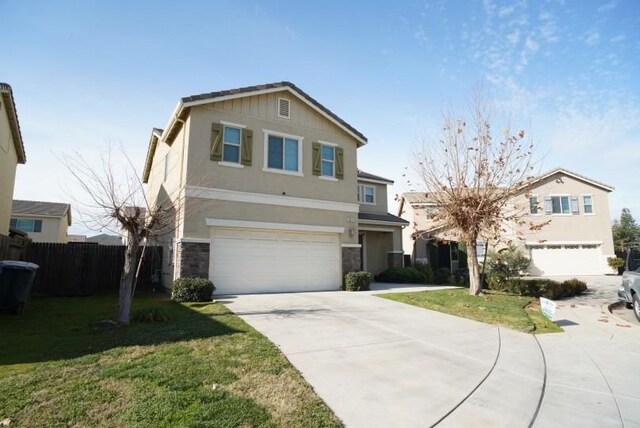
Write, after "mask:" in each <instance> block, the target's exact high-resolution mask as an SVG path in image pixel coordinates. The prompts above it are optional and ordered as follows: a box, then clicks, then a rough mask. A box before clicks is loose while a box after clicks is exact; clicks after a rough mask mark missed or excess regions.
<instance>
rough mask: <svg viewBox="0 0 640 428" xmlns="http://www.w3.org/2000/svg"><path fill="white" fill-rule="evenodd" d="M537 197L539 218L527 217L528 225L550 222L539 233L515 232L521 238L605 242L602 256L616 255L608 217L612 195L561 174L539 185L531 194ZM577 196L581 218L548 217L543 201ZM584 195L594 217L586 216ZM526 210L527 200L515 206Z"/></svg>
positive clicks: (567, 216) (524, 229) (517, 229)
mask: <svg viewBox="0 0 640 428" xmlns="http://www.w3.org/2000/svg"><path fill="white" fill-rule="evenodd" d="M531 195H535V196H537V197H538V206H539V212H540V213H541V214H539V215H527V216H526V217H525V221H527V222H533V223H536V224H537V223H543V222H546V221H548V220H551V222H550V223H549V224H548V225H547V226H545V227H543V228H542V230H540V231H537V232H532V231H529V230H528V228H527V227H519V228H516V234H517V236H518V237H519V238H521V239H522V238H524V240H525V241H526V242H531V241H551V242H553V241H562V242H581V241H597V242H602V253H603V254H604V255H613V253H614V251H613V237H612V235H611V216H610V214H609V193H608V192H607V191H605V190H603V189H601V188H599V187H595V186H593V185H591V184H588V183H586V182H584V181H581V180H577V179H575V178H573V177H570V176H567V175H565V174H562V173H559V174H556V175H555V176H552V177H549V178H547V179H545V180H543V181H541V182H540V183H538V184H537V185H536V186H535V187H534V188H533V189H532V191H531ZM552 195H554V196H560V195H562V196H564V195H568V196H577V197H578V205H579V214H577V215H574V214H567V215H546V214H545V213H544V198H545V197H547V196H552ZM583 195H591V196H592V199H593V212H594V213H593V214H585V213H584V205H583V199H582V196H583ZM519 206H524V207H526V208H525V209H526V210H528V207H529V201H528V199H526V198H525V197H524V196H522V198H520V200H519V201H518V202H517V203H516V207H519Z"/></svg>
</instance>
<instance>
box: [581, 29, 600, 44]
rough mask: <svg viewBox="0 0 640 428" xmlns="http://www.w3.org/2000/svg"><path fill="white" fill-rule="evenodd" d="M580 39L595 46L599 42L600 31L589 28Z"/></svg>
mask: <svg viewBox="0 0 640 428" xmlns="http://www.w3.org/2000/svg"><path fill="white" fill-rule="evenodd" d="M582 39H583V40H584V42H585V43H586V44H587V45H589V46H595V45H597V44H598V43H599V42H600V33H598V32H597V31H595V30H591V31H589V32H587V33H586V34H585V35H584V37H583V38H582Z"/></svg>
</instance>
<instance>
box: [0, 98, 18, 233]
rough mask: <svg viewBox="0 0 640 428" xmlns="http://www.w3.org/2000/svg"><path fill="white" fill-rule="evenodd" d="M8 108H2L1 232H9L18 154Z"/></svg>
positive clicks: (0, 156)
mask: <svg viewBox="0 0 640 428" xmlns="http://www.w3.org/2000/svg"><path fill="white" fill-rule="evenodd" d="M5 112H6V110H5V108H4V107H2V108H0V234H3V235H6V234H7V233H8V232H9V219H10V218H11V206H12V204H13V188H14V185H15V180H16V167H17V165H18V156H17V154H16V149H15V147H14V145H13V137H12V135H11V129H10V128H9V121H8V120H7V115H6V113H5Z"/></svg>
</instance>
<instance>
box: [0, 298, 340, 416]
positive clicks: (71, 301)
mask: <svg viewBox="0 0 640 428" xmlns="http://www.w3.org/2000/svg"><path fill="white" fill-rule="evenodd" d="M116 304H117V297H115V296H100V297H86V298H85V297H82V298H78V297H77V298H34V299H32V301H31V302H30V303H29V305H28V306H27V308H26V310H25V313H23V314H22V315H19V316H11V315H6V314H0V421H2V420H3V419H5V418H9V419H11V424H10V426H11V427H14V426H15V427H36V426H104V427H119V426H127V427H131V426H136V427H138V426H140V427H165V426H166V427H183V426H207V427H236V426H242V427H256V426H261V427H262V426H267V427H276V426H283V427H289V426H296V427H331V426H340V424H339V422H338V421H337V419H336V418H335V416H334V415H333V414H332V412H331V411H330V410H329V409H328V407H327V406H326V405H325V404H324V403H323V402H322V401H321V400H320V399H319V398H318V397H317V396H316V395H315V393H314V392H313V390H312V389H311V388H310V387H309V385H308V384H307V383H306V382H305V381H304V379H303V378H302V376H301V375H300V374H299V373H298V372H297V371H296V370H295V369H294V368H293V367H292V366H291V364H290V363H289V362H288V361H287V360H286V359H285V357H284V356H283V355H282V353H281V352H280V351H279V350H278V349H277V348H276V347H275V346H274V345H273V344H272V343H271V342H269V341H268V340H267V339H266V338H265V337H264V336H262V335H261V334H259V333H258V332H256V331H255V330H254V329H252V328H251V327H249V326H248V325H247V324H246V323H245V322H244V321H242V320H241V319H240V318H238V317H236V316H235V315H233V314H232V313H231V312H230V311H228V310H227V309H226V308H225V307H224V306H223V305H221V304H219V303H192V304H177V303H174V302H172V301H170V300H168V299H167V297H166V296H141V297H140V296H137V297H136V298H135V299H134V310H135V309H136V308H141V307H156V308H160V310H161V311H162V312H164V313H165V314H167V315H169V316H170V318H171V319H170V321H166V322H156V323H134V324H132V325H131V326H129V327H123V328H117V327H115V328H114V327H111V326H109V325H108V324H107V325H104V324H99V322H100V321H101V320H104V319H106V318H109V317H111V316H113V314H114V313H115V308H116Z"/></svg>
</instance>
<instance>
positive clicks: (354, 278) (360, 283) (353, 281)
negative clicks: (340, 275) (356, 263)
mask: <svg viewBox="0 0 640 428" xmlns="http://www.w3.org/2000/svg"><path fill="white" fill-rule="evenodd" d="M372 279H373V275H371V274H370V273H369V272H349V273H348V274H346V275H345V276H344V288H345V290H347V291H367V290H369V285H370V284H371V280H372Z"/></svg>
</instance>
